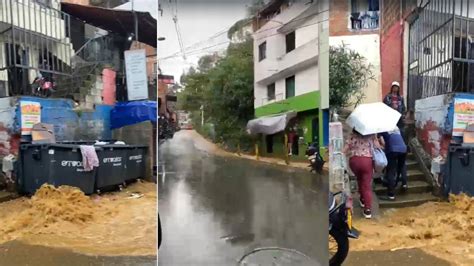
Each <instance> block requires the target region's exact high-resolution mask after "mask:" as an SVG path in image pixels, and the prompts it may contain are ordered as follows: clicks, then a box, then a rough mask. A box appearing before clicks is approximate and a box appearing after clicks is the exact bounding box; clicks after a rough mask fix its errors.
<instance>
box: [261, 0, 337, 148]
mask: <svg viewBox="0 0 474 266" xmlns="http://www.w3.org/2000/svg"><path fill="white" fill-rule="evenodd" d="M328 5H329V4H328V2H327V1H313V2H310V3H308V1H300V0H296V1H270V3H268V4H267V6H266V7H265V8H264V9H263V10H262V11H261V12H260V13H259V18H258V19H257V21H256V23H255V24H256V25H257V26H256V29H255V32H254V34H253V39H254V108H255V116H256V117H257V118H261V117H265V116H275V115H278V114H284V113H286V112H297V117H296V119H294V121H291V122H290V123H289V124H288V128H291V130H295V132H297V133H296V135H297V136H298V137H299V138H300V140H301V142H303V140H304V142H305V143H308V142H319V144H323V141H322V140H323V136H322V135H323V134H322V133H323V131H324V130H323V129H322V126H323V124H324V123H323V121H324V120H325V119H326V118H325V117H323V116H324V114H323V112H321V109H324V108H328V106H327V104H322V103H323V102H324V103H327V102H328V101H327V99H324V100H322V99H321V96H322V95H324V97H326V95H327V94H328V93H327V89H328V88H327V79H328V76H327V74H326V75H324V73H323V74H321V73H320V70H321V69H320V64H321V62H322V64H324V65H323V66H325V67H326V69H327V67H328V66H327V65H326V64H328V62H327V60H328V56H327V55H328V49H327V48H328V47H326V46H327V44H328V39H327V38H326V37H324V38H320V36H326V35H327V34H323V35H322V34H321V32H323V31H324V29H325V30H326V31H327V17H328V13H329V11H328V9H329V8H328ZM323 24H325V25H326V27H324V26H323ZM321 47H326V48H324V49H321ZM321 51H322V52H321ZM322 53H324V54H325V55H326V57H324V58H323V57H320V56H321V54H322ZM321 60H322V61H321ZM323 84H324V85H323ZM323 87H324V88H323ZM322 88H323V89H322ZM323 105H326V106H323ZM326 124H327V123H326ZM266 138H267V141H266V144H265V145H264V146H266V147H267V149H266V150H267V152H269V153H271V150H272V148H269V147H268V146H271V145H274V144H272V143H273V142H276V143H279V142H281V139H282V138H280V137H278V136H276V137H275V136H267V137H266ZM269 138H273V140H271V141H269V140H268V139H269ZM290 141H292V140H290ZM301 154H302V152H301V151H300V152H299V155H301Z"/></svg>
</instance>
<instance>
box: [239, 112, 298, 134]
mask: <svg viewBox="0 0 474 266" xmlns="http://www.w3.org/2000/svg"><path fill="white" fill-rule="evenodd" d="M296 114H297V113H296V112H288V113H284V114H280V115H274V116H264V117H260V118H256V119H253V120H250V121H249V122H248V123H247V132H248V133H249V134H251V135H256V134H264V135H272V134H275V133H278V132H281V131H283V130H285V128H286V125H287V124H288V122H289V121H290V120H291V119H292V118H294V117H296Z"/></svg>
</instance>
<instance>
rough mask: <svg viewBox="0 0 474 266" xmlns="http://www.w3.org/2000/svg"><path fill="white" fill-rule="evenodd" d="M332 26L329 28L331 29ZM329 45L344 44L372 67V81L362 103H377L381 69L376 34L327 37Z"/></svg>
mask: <svg viewBox="0 0 474 266" xmlns="http://www.w3.org/2000/svg"><path fill="white" fill-rule="evenodd" d="M331 27H332V26H330V28H331ZM329 44H330V45H342V44H345V45H347V47H348V48H349V49H352V50H354V51H357V52H358V53H359V54H360V55H362V56H363V57H365V58H366V59H367V63H369V64H371V65H372V73H373V74H374V78H375V79H374V80H371V81H369V83H368V85H367V87H366V88H364V89H363V90H364V93H365V96H366V98H365V99H364V101H363V102H364V103H371V102H378V101H380V100H381V98H382V94H381V86H382V83H381V68H380V52H379V47H380V39H379V35H378V34H370V35H346V36H335V37H333V36H331V37H329Z"/></svg>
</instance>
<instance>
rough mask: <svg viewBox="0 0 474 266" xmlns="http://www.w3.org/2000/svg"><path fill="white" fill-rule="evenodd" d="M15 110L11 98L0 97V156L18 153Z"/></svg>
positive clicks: (18, 134)
mask: <svg viewBox="0 0 474 266" xmlns="http://www.w3.org/2000/svg"><path fill="white" fill-rule="evenodd" d="M15 111H16V106H15V100H14V99H13V98H0V158H3V157H5V156H7V155H8V154H10V153H13V154H17V153H18V148H19V145H20V133H19V132H18V129H15V119H16V114H15Z"/></svg>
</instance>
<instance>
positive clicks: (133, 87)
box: [125, 49, 148, 101]
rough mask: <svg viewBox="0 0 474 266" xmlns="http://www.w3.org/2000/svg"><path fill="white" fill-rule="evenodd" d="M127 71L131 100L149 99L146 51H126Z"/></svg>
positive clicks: (128, 93)
mask: <svg viewBox="0 0 474 266" xmlns="http://www.w3.org/2000/svg"><path fill="white" fill-rule="evenodd" d="M125 71H126V76H127V95H128V100H129V101H136V100H146V99H148V78H147V75H146V52H145V50H144V49H141V50H129V51H125Z"/></svg>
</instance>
